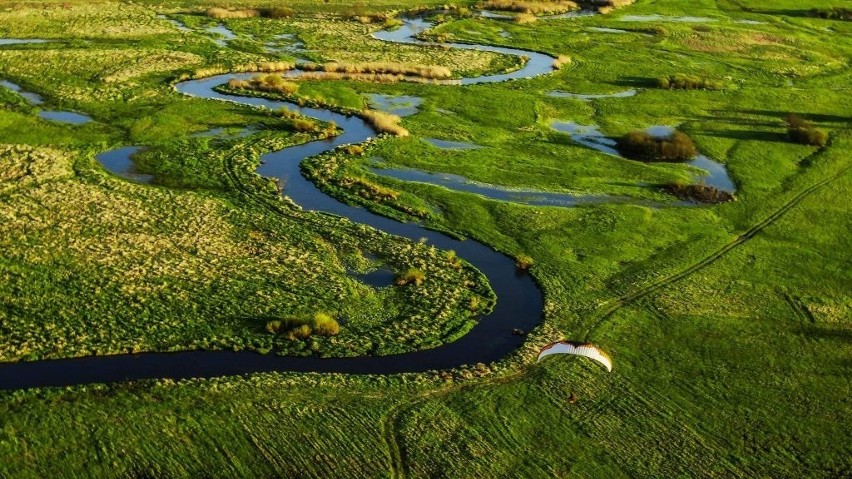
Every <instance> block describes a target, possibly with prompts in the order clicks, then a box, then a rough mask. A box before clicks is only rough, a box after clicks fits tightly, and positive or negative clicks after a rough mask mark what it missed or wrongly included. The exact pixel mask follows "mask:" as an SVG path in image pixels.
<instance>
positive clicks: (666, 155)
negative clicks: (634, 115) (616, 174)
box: [616, 130, 698, 161]
mask: <svg viewBox="0 0 852 479" xmlns="http://www.w3.org/2000/svg"><path fill="white" fill-rule="evenodd" d="M616 147H617V148H618V151H619V152H621V154H622V155H624V156H625V157H627V158H632V159H635V160H641V161H683V160H688V159H690V158H693V157H694V156H695V155H696V154H698V151H697V150H696V148H695V143H693V142H692V139H690V138H689V137H688V136H686V134H684V133H681V132H679V131H676V132H674V133H673V134H672V135H671V136H669V137H655V136H653V135H651V134H650V133H648V132H646V131H641V130H640V131H631V132H630V133H627V134H625V135H624V136H622V137H621V138H619V139H618V142H617V143H616Z"/></svg>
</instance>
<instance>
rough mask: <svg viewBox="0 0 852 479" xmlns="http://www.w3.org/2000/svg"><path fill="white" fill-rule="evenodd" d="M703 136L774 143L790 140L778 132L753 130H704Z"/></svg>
mask: <svg viewBox="0 0 852 479" xmlns="http://www.w3.org/2000/svg"><path fill="white" fill-rule="evenodd" d="M700 134H701V135H702V136H715V137H717V138H729V139H731V140H752V141H773V142H781V143H787V142H789V141H790V140H789V139H788V138H787V135H786V134H784V133H781V132H776V131H752V130H703V131H701V132H700Z"/></svg>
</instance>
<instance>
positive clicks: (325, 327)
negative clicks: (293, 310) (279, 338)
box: [266, 312, 340, 340]
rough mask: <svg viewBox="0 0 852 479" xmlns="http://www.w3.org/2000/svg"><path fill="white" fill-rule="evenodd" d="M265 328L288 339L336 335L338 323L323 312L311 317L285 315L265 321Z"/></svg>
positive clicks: (338, 328) (338, 330) (338, 327)
mask: <svg viewBox="0 0 852 479" xmlns="http://www.w3.org/2000/svg"><path fill="white" fill-rule="evenodd" d="M266 330H267V331H268V332H270V333H272V334H276V335H283V336H286V337H287V338H288V339H290V340H294V339H305V338H308V337H310V336H311V335H317V336H336V335H337V334H339V333H340V324H339V323H338V322H337V320H335V319H334V318H332V317H331V315H329V314H327V313H323V312H318V313H315V314H314V315H313V316H312V317H309V318H305V317H295V316H294V317H287V318H284V319H280V320H279V319H276V320H274V321H269V322H267V323H266Z"/></svg>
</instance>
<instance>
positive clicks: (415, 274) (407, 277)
mask: <svg viewBox="0 0 852 479" xmlns="http://www.w3.org/2000/svg"><path fill="white" fill-rule="evenodd" d="M425 280H426V274H425V273H424V272H423V271H421V270H419V269H417V268H408V269H407V270H405V271H403V272H402V273H401V274H399V275H398V276H397V277H396V280H395V281H394V282H395V283H396V284H397V285H398V286H405V285H407V284H414V285H415V286H420V285H421V284H423V281H425Z"/></svg>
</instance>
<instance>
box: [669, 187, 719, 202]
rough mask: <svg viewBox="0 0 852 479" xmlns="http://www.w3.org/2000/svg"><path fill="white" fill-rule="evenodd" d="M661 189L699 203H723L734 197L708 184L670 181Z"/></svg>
mask: <svg viewBox="0 0 852 479" xmlns="http://www.w3.org/2000/svg"><path fill="white" fill-rule="evenodd" d="M663 189H665V190H666V191H668V192H669V193H671V194H673V195H675V196H677V197H678V198H680V199H682V200H687V201H696V202H700V203H724V202H727V201H733V200H734V199H735V198H734V195H733V194H732V193H728V192H727V191H722V190H720V189H717V188H715V187H713V186H708V185H692V184H683V183H671V184H668V185H665V186H664V187H663Z"/></svg>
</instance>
